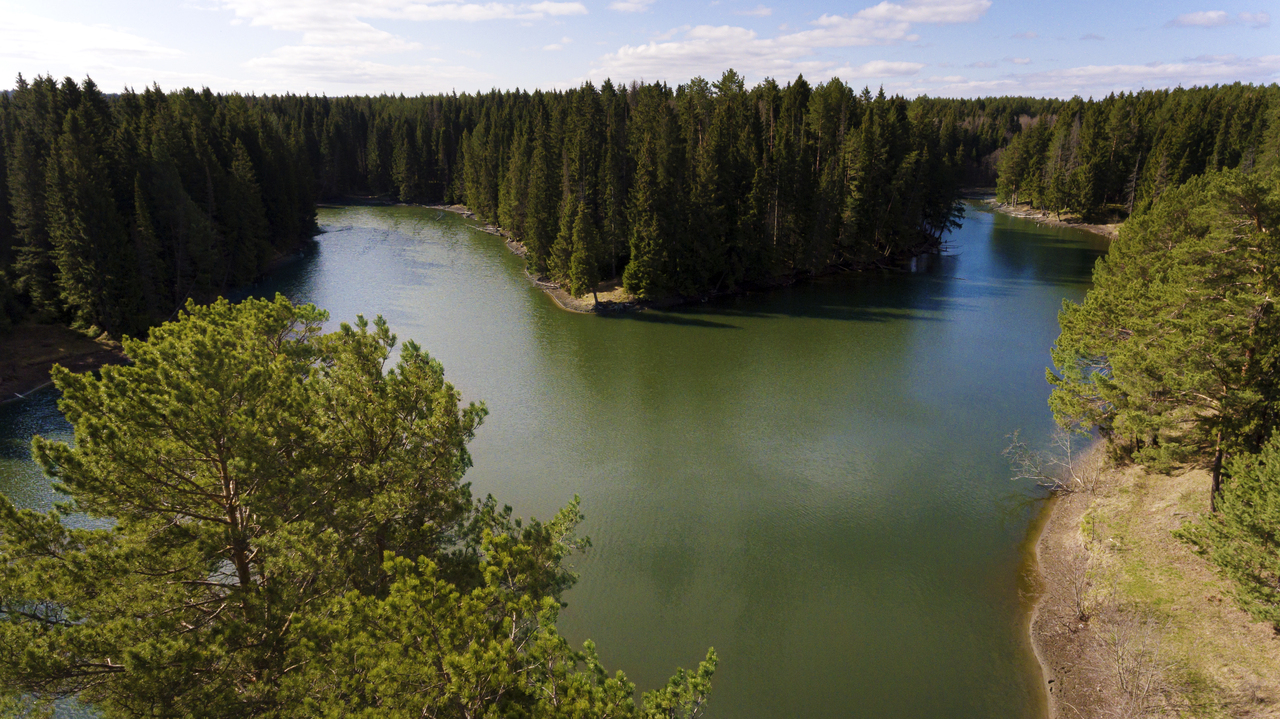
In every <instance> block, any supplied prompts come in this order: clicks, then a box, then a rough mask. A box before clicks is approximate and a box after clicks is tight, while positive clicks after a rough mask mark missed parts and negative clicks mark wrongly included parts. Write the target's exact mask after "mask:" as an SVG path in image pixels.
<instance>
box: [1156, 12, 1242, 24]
mask: <svg viewBox="0 0 1280 719" xmlns="http://www.w3.org/2000/svg"><path fill="white" fill-rule="evenodd" d="M1166 24H1167V25H1168V26H1170V27H1219V26H1221V25H1230V24H1231V16H1230V15H1228V14H1227V13H1225V12H1223V11H1222V10H1202V11H1200V12H1189V13H1186V14H1184V15H1179V16H1178V17H1175V18H1174V19H1172V20H1170V21H1169V22H1168V23H1166Z"/></svg>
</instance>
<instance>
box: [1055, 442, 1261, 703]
mask: <svg viewBox="0 0 1280 719" xmlns="http://www.w3.org/2000/svg"><path fill="white" fill-rule="evenodd" d="M1103 451H1104V450H1103V449H1102V448H1101V447H1097V448H1095V449H1094V450H1093V451H1092V453H1090V454H1089V455H1088V456H1087V458H1086V461H1091V462H1092V463H1093V466H1092V471H1086V472H1084V473H1083V474H1082V476H1085V477H1087V478H1088V481H1087V482H1085V483H1082V484H1081V486H1078V487H1076V488H1075V489H1076V490H1077V491H1072V492H1068V493H1062V494H1059V495H1058V496H1057V497H1055V498H1054V499H1052V500H1050V505H1049V507H1048V508H1047V509H1046V510H1045V511H1047V512H1048V513H1049V517H1048V520H1047V521H1046V522H1045V524H1044V528H1043V529H1042V531H1041V533H1040V536H1039V538H1038V540H1037V541H1036V545H1035V546H1036V559H1037V562H1038V564H1039V569H1040V577H1041V594H1040V598H1039V601H1038V602H1037V604H1036V607H1035V609H1034V611H1033V614H1032V619H1031V639H1032V643H1033V645H1034V647H1035V651H1036V656H1037V658H1038V659H1039V660H1040V663H1041V667H1042V670H1043V677H1044V681H1045V686H1046V688H1047V691H1048V695H1049V705H1050V706H1049V713H1050V717H1055V718H1056V717H1063V718H1066V717H1070V718H1072V719H1074V718H1076V717H1082V718H1092V717H1110V716H1125V717H1139V716H1147V715H1157V714H1165V715H1174V716H1194V717H1219V716H1232V717H1280V634H1278V633H1277V632H1275V631H1273V630H1272V628H1271V627H1270V626H1269V625H1266V624H1260V623H1256V622H1253V621H1251V620H1250V619H1249V616H1248V615H1247V614H1245V613H1244V612H1243V611H1241V610H1240V609H1239V608H1237V607H1236V606H1235V604H1234V601H1233V600H1232V594H1231V587H1230V584H1229V583H1228V582H1226V581H1224V580H1223V579H1221V578H1220V577H1218V576H1217V574H1216V573H1215V572H1214V571H1213V569H1212V567H1211V566H1210V565H1209V564H1208V563H1206V562H1205V561H1204V560H1203V559H1201V558H1200V557H1199V556H1197V555H1196V554H1194V553H1193V552H1192V551H1191V549H1190V548H1189V547H1188V546H1187V545H1186V544H1184V543H1182V542H1180V541H1178V540H1177V539H1175V538H1174V537H1173V534H1172V533H1173V531H1174V530H1175V529H1177V528H1178V527H1180V526H1182V524H1184V523H1185V522H1187V521H1191V520H1193V519H1194V518H1195V517H1196V516H1198V515H1199V514H1201V513H1203V512H1206V511H1208V497H1209V487H1210V478H1209V475H1208V473H1207V472H1206V471H1204V470H1203V469H1184V470H1183V471H1180V472H1177V473H1175V474H1174V475H1172V476H1170V475H1161V474H1155V473H1149V472H1147V471H1145V470H1144V469H1143V468H1142V467H1127V468H1123V469H1113V468H1108V467H1107V466H1106V464H1105V462H1104V461H1103V458H1102V452H1103Z"/></svg>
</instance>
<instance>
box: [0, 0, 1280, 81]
mask: <svg viewBox="0 0 1280 719" xmlns="http://www.w3.org/2000/svg"><path fill="white" fill-rule="evenodd" d="M1273 10H1275V13H1274V14H1276V15H1277V17H1276V22H1280V7H1276V6H1275V0H1265V1H1264V0H1245V1H1244V2H1216V1H1215V0H1185V1H1184V0H1175V1H1173V2H1150V1H1148V2H1132V1H1130V0H1112V1H1093V0H1091V1H1089V2H1063V1H1059V2H1014V1H1013V0H899V1H898V2H890V1H888V0H886V1H885V2H880V3H879V4H875V3H872V2H866V1H865V0H864V1H862V2H859V1H857V0H855V1H854V2H835V1H832V0H806V1H804V2H788V3H785V4H784V3H781V2H767V1H765V0H693V1H684V2H679V1H677V0H598V1H597V0H538V1H536V2H528V1H525V2H515V1H512V2H507V1H504V0H493V1H489V0H477V1H476V2H468V0H365V1H363V2H352V1H350V0H173V1H171V2H160V1H159V0H131V1H127V2H103V1H102V0H97V1H87V0H40V1H38V2H37V1H31V0H24V1H21V2H14V1H12V0H0V77H3V79H2V80H0V87H9V86H12V82H13V79H14V78H15V77H16V76H17V74H18V73H19V72H21V73H23V74H24V75H26V76H32V75H35V74H43V73H52V74H54V75H56V76H59V77H61V76H67V75H69V76H71V77H74V78H77V79H79V78H83V77H84V76H85V75H89V76H92V77H93V78H94V79H95V80H96V81H97V82H98V84H99V85H100V86H102V87H103V88H104V89H106V90H109V91H116V90H119V89H121V88H123V87H125V86H133V87H138V88H141V87H142V86H145V85H150V84H151V83H152V82H157V83H159V84H160V85H161V87H164V88H166V89H173V88H177V87H182V86H194V87H201V86H207V87H210V88H212V89H214V90H217V91H238V92H246V93H248V92H252V93H279V92H286V91H287V92H295V93H313V94H319V93H324V94H328V95H346V94H377V93H384V92H385V93H404V94H418V93H433V92H449V91H451V90H456V91H457V92H474V91H476V90H487V89H489V88H495V87H496V88H499V89H512V88H516V87H520V88H527V89H532V88H535V87H541V88H544V89H552V88H565V87H570V86H575V85H578V84H581V83H582V82H583V81H586V80H592V81H595V82H597V83H598V82H600V81H602V80H604V79H605V78H606V77H609V78H612V79H613V80H615V81H623V82H626V81H630V80H633V79H634V80H646V81H650V80H665V81H667V82H670V83H672V84H676V83H680V82H684V81H687V80H688V79H689V78H691V77H694V76H697V75H702V76H704V77H707V78H710V79H715V78H717V77H719V76H720V74H721V72H722V71H723V70H725V69H726V68H729V67H732V68H734V69H736V70H738V71H739V72H740V73H742V74H743V75H744V76H745V77H746V78H747V80H748V82H749V83H751V84H754V83H755V82H758V81H759V80H761V79H763V78H765V77H774V78H777V79H779V80H780V81H783V82H785V81H787V80H790V79H793V78H794V77H795V76H796V75H797V74H799V73H802V72H803V73H804V75H805V77H806V78H808V79H809V80H810V81H811V82H821V81H825V80H827V79H829V78H831V77H840V78H841V79H842V80H844V81H846V82H848V83H850V84H853V85H855V86H858V87H861V86H864V85H866V86H870V87H872V88H875V87H877V86H883V87H884V88H885V89H886V90H887V91H889V92H896V93H902V94H905V95H908V96H915V95H919V94H929V95H934V96H946V97H975V96H985V95H1011V94H1020V95H1021V94H1025V95H1034V96H1053V97H1070V96H1072V95H1077V94H1078V95H1082V96H1090V95H1095V96H1102V95H1105V94H1107V93H1108V92H1111V91H1121V90H1137V89H1141V88H1159V87H1172V86H1176V85H1179V84H1181V85H1183V86H1191V85H1206V84H1215V83H1224V82H1234V81H1242V82H1252V83H1272V82H1276V81H1278V80H1280V37H1278V36H1277V30H1276V28H1275V27H1274V26H1273V25H1272V17H1271V15H1272V14H1273V13H1272V11H1273Z"/></svg>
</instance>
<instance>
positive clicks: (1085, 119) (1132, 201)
mask: <svg viewBox="0 0 1280 719" xmlns="http://www.w3.org/2000/svg"><path fill="white" fill-rule="evenodd" d="M1277 110H1280V87H1277V86H1276V85H1274V84H1273V85H1270V86H1265V87H1255V86H1252V85H1242V84H1239V83H1236V84H1233V85H1222V86H1214V87H1201V88H1190V89H1183V88H1178V89H1175V90H1147V91H1142V92H1138V93H1120V94H1118V95H1117V94H1112V95H1109V96H1107V97H1105V98H1103V99H1101V100H1096V101H1095V100H1092V99H1090V100H1088V101H1084V100H1081V99H1080V98H1078V97H1076V98H1073V99H1071V100H1069V101H1066V102H1049V103H1047V104H1045V103H1041V104H1040V105H1039V106H1038V107H1036V106H1028V107H1027V108H1026V114H1021V115H1019V116H1018V117H1017V118H1016V120H1017V123H1016V124H1015V125H1011V126H1010V130H1011V131H1010V133H1009V137H1008V139H1007V140H1006V142H1004V143H1000V144H1002V145H1004V147H1003V149H1000V150H999V161H998V163H999V173H998V179H997V194H998V197H999V199H1000V200H1001V201H1004V202H1029V203H1031V204H1032V205H1033V206H1035V207H1039V208H1042V209H1046V210H1053V211H1057V212H1072V213H1076V214H1078V215H1080V216H1082V217H1084V218H1086V219H1109V218H1110V217H1112V216H1115V215H1117V214H1118V215H1126V214H1130V213H1133V212H1134V211H1135V210H1137V209H1142V208H1143V207H1146V206H1149V205H1150V204H1151V203H1153V202H1155V201H1156V200H1157V199H1158V198H1159V197H1160V196H1161V195H1162V194H1163V193H1164V192H1166V191H1167V190H1169V189H1171V188H1174V187H1177V186H1178V185H1181V184H1182V183H1184V182H1186V181H1188V180H1190V179H1191V178H1193V177H1196V176H1198V175H1201V174H1203V173H1205V172H1214V171H1218V170H1224V169H1234V168H1240V169H1242V170H1244V171H1246V172H1248V171H1250V170H1252V169H1253V168H1254V167H1259V166H1266V165H1268V164H1270V163H1274V162H1275V158H1276V157H1277V153H1278V152H1280V142H1278V140H1280V136H1277V134H1276V131H1277V129H1278V128H1277V127H1276V124H1275V119H1274V118H1275V113H1276V111H1277ZM993 149H994V148H993Z"/></svg>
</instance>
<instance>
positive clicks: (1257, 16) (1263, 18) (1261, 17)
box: [1240, 12, 1271, 28]
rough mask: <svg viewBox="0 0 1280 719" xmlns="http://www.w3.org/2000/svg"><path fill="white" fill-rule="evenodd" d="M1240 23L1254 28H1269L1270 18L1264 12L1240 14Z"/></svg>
mask: <svg viewBox="0 0 1280 719" xmlns="http://www.w3.org/2000/svg"><path fill="white" fill-rule="evenodd" d="M1240 22H1242V23H1244V24H1246V25H1248V26H1250V27H1255V28H1263V27H1271V16H1270V15H1268V14H1267V13H1265V12H1242V13H1240Z"/></svg>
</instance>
